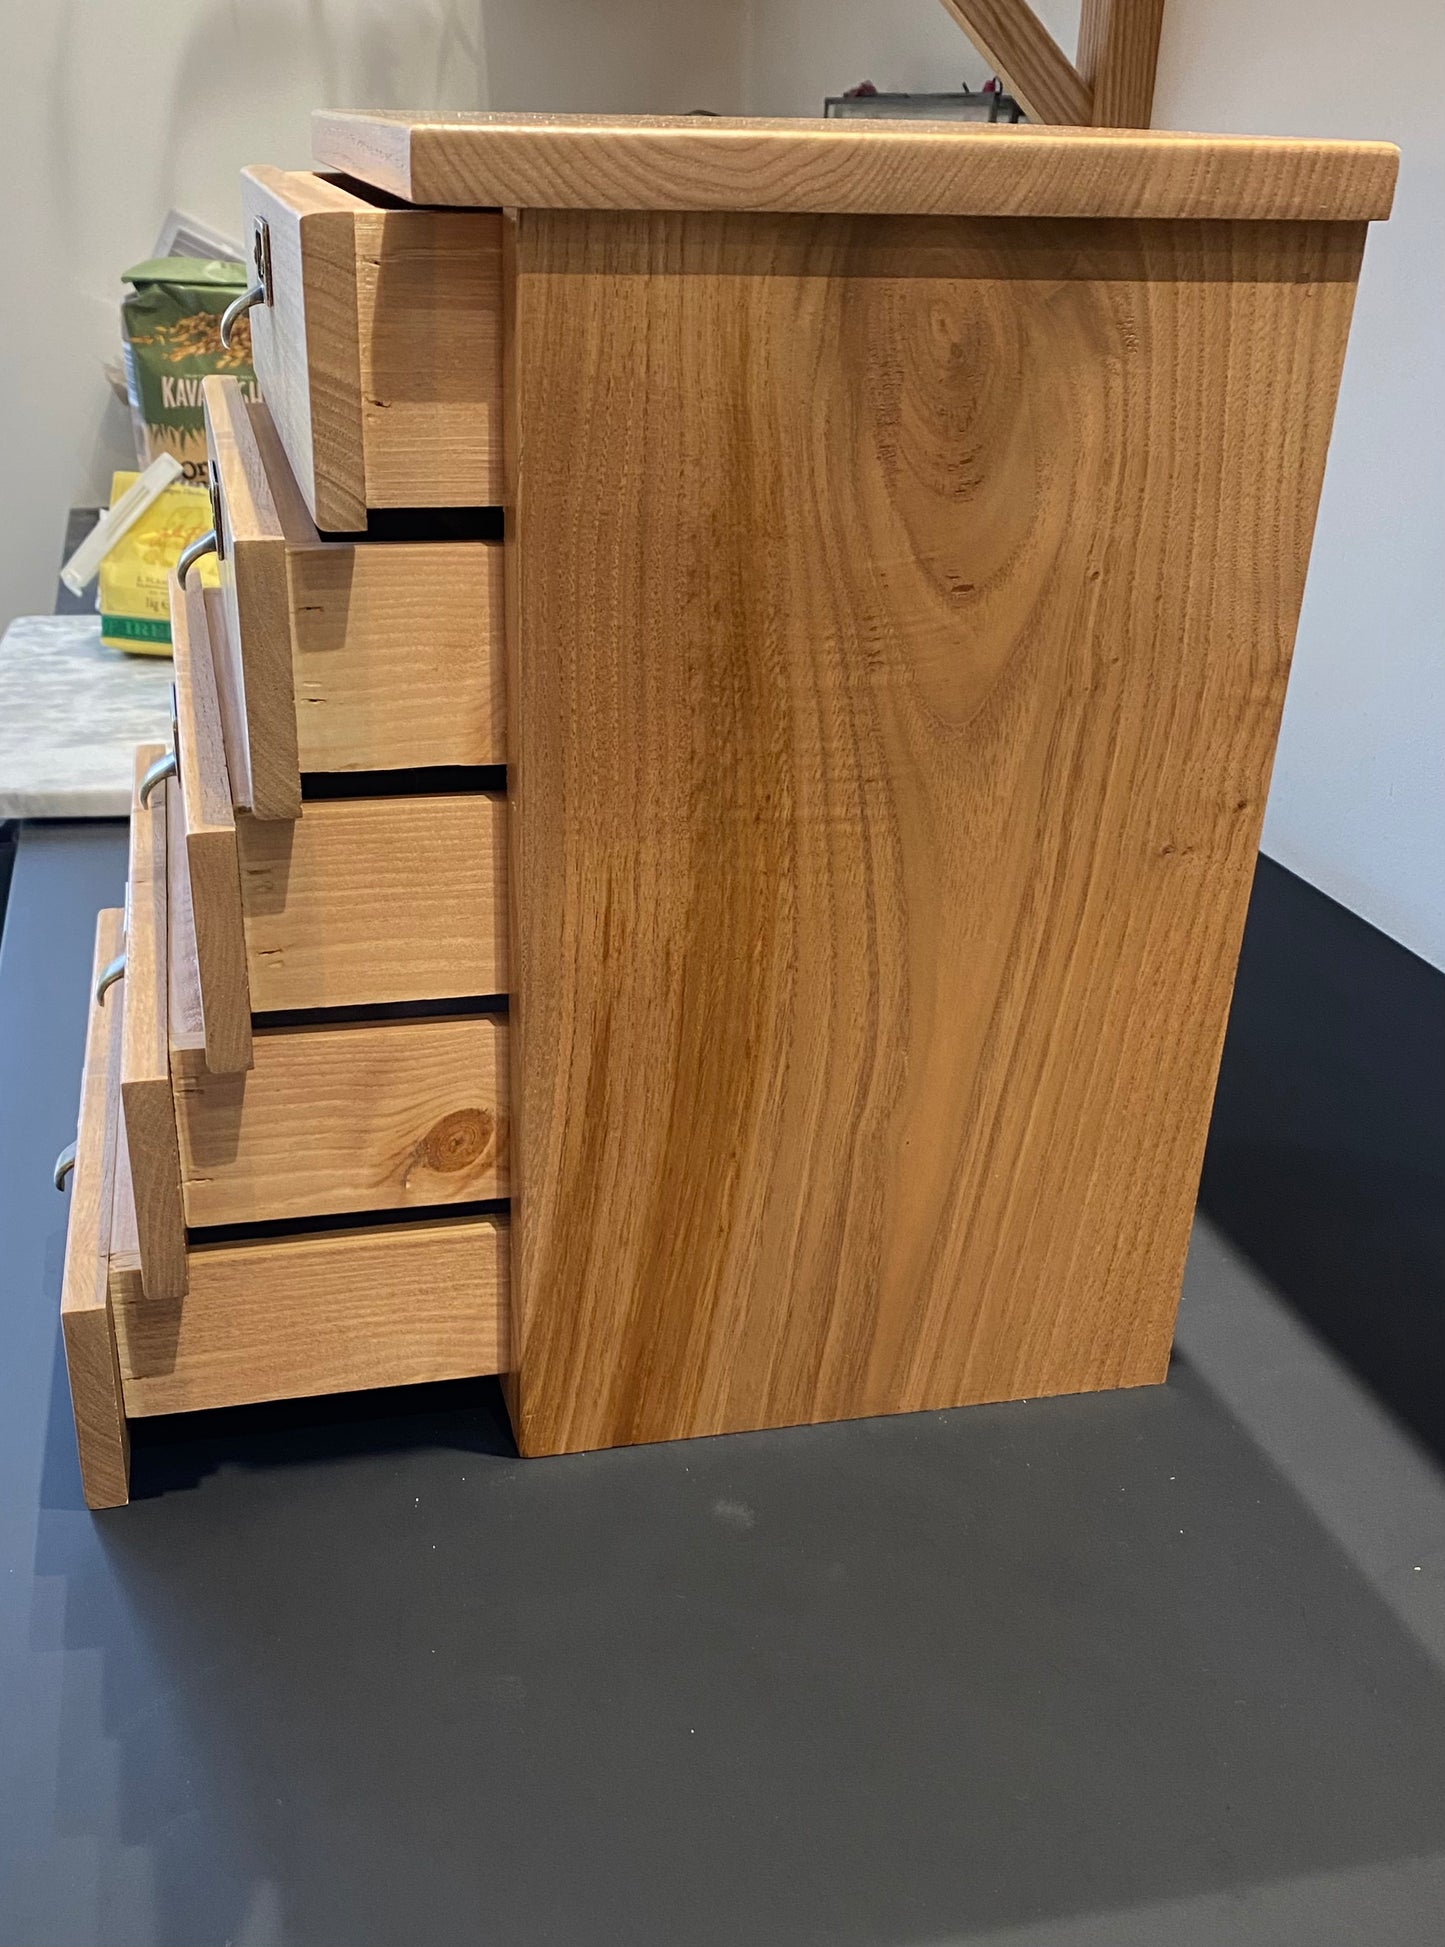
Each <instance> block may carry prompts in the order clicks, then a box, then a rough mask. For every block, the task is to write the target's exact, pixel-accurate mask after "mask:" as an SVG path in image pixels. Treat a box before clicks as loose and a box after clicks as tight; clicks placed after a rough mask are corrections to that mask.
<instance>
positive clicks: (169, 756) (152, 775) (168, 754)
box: [136, 750, 176, 810]
mask: <svg viewBox="0 0 1445 1947" xmlns="http://www.w3.org/2000/svg"><path fill="white" fill-rule="evenodd" d="M175 774H176V754H175V752H174V751H173V750H163V751H162V752H161V754H160V756H159V757H158V758H157V759H156V760H155V762H154V763H153V764H152V765H150V766H149V767H148V769H147V770H146V773H145V775H144V777H142V779H141V781H140V789H139V790H138V791H137V792H136V796H137V797H138V798H139V799H140V802H141V808H142V810H144V808H145V807H146V805H148V804H149V803H150V801H151V792H152V791H154V790H155V788H156V786H157V785H158V784H164V783H165V781H166V779H167V778H168V777H174V776H175Z"/></svg>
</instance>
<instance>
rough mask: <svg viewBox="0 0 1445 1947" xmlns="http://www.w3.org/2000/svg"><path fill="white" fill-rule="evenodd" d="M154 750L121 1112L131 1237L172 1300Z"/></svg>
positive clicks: (135, 883) (181, 1234)
mask: <svg viewBox="0 0 1445 1947" xmlns="http://www.w3.org/2000/svg"><path fill="white" fill-rule="evenodd" d="M160 751H161V746H160V745H159V744H141V745H140V746H139V747H138V748H137V750H136V754H135V781H136V786H137V793H136V795H135V796H134V797H133V798H132V800H131V812H130V888H129V894H128V905H127V909H126V921H127V924H126V945H125V979H124V981H122V982H121V983H120V985H119V986H117V987H114V988H112V989H111V993H112V995H113V996H114V997H115V999H116V1000H117V1001H119V1000H121V999H122V998H123V1001H124V1021H123V1025H122V1030H121V1060H120V1103H121V1115H122V1119H123V1122H124V1126H125V1140H126V1145H127V1147H128V1149H129V1151H130V1173H131V1181H132V1184H133V1185H134V1188H135V1214H136V1229H137V1233H138V1236H139V1239H140V1260H141V1275H142V1277H143V1279H144V1281H145V1288H146V1295H147V1296H148V1297H151V1298H178V1297H179V1296H180V1295H181V1293H182V1292H183V1291H184V1290H185V1288H186V1232H185V1219H184V1218H183V1216H182V1214H181V1173H180V1156H179V1152H178V1149H177V1144H176V1117H175V1109H174V1107H173V1105H172V1101H171V1074H170V1031H169V1025H168V1019H169V983H170V972H169V949H168V939H167V928H166V878H167V857H166V825H167V818H166V808H167V802H168V796H167V793H168V790H169V787H167V790H166V791H157V792H154V793H152V796H151V800H150V804H149V805H148V806H147V807H146V808H145V809H144V810H142V808H141V804H140V797H139V785H140V780H141V778H142V777H143V776H144V774H145V771H146V768H147V767H148V765H149V764H150V763H151V762H152V761H153V760H154V759H155V758H156V757H158V756H159V755H160Z"/></svg>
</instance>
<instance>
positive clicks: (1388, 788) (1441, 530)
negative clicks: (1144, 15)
mask: <svg viewBox="0 0 1445 1947" xmlns="http://www.w3.org/2000/svg"><path fill="white" fill-rule="evenodd" d="M1036 10H1037V11H1038V12H1039V13H1041V14H1042V15H1043V16H1044V17H1045V18H1046V19H1047V21H1048V23H1049V25H1050V27H1051V28H1052V29H1053V30H1054V32H1055V34H1056V35H1057V37H1058V39H1059V41H1060V43H1061V45H1062V46H1063V47H1064V48H1065V49H1066V50H1068V51H1070V52H1072V50H1073V47H1074V42H1075V38H1076V34H1077V20H1078V8H1077V0H1074V3H1073V4H1072V5H1071V4H1070V0H1051V3H1050V4H1040V5H1038V6H1037V8H1036ZM749 21H750V25H749V41H748V51H747V75H748V90H749V92H748V106H749V108H750V109H751V110H752V111H753V112H755V113H761V112H768V113H775V114H794V115H798V114H809V113H816V112H817V104H818V103H819V102H820V101H821V99H822V97H823V96H824V95H825V94H831V93H836V92H837V91H838V90H839V88H841V87H848V86H851V85H852V83H854V82H856V81H859V80H861V79H862V78H863V77H864V76H865V75H867V76H868V77H869V78H871V79H872V80H874V81H876V82H877V83H878V85H879V86H880V87H883V86H895V87H907V88H915V89H923V88H928V87H950V86H956V85H957V77H958V75H959V72H960V69H961V68H962V66H963V63H961V62H960V60H959V58H958V56H957V54H956V52H955V50H954V45H953V42H952V40H951V39H950V36H951V35H953V34H955V33H956V32H957V30H956V29H955V28H954V26H953V24H952V21H951V20H950V19H949V17H948V16H947V14H946V13H945V12H944V9H943V7H942V6H941V5H940V4H939V3H938V0H751V10H750V16H749ZM1362 28H1363V32H1362ZM960 38H962V37H961V36H960ZM970 72H971V73H977V72H978V69H977V67H975V68H974V69H972V70H970ZM1442 104H1445V12H1442V8H1441V6H1440V0H1375V4H1373V5H1371V6H1370V7H1369V8H1368V9H1367V10H1366V12H1364V13H1362V12H1361V10H1360V8H1359V6H1358V4H1357V0H1269V4H1268V5H1261V4H1259V0H1166V6H1165V15H1164V36H1163V43H1162V46H1161V49H1160V58H1159V78H1158V90H1157V93H1156V96H1155V110H1154V122H1155V126H1156V127H1159V128H1184V129H1208V130H1214V131H1226V132H1231V131H1238V132H1241V133H1248V134H1256V135H1274V134H1278V135H1336V136H1374V137H1383V138H1384V139H1386V140H1388V141H1393V142H1397V143H1399V145H1400V148H1401V150H1402V156H1403V159H1402V165H1401V172H1400V189H1399V195H1398V199H1397V202H1396V206H1395V214H1394V215H1393V217H1392V218H1391V220H1390V222H1389V223H1387V224H1384V225H1379V226H1377V227H1376V228H1375V229H1374V230H1373V231H1372V232H1371V236H1370V243H1369V247H1368V249H1367V251H1366V254H1365V272H1364V278H1363V281H1362V284H1361V287H1360V296H1359V301H1358V305H1357V308H1356V313H1355V324H1354V330H1353V334H1352V337H1351V341H1350V351H1349V357H1348V361H1347V364H1346V368H1345V377H1344V384H1343V387H1342V390H1341V394H1340V403H1339V412H1338V417H1337V420H1336V425H1335V435H1334V442H1333V445H1332V447H1331V451H1330V462H1329V469H1328V473H1327V476H1326V481H1325V492H1324V500H1323V503H1322V505H1321V508H1320V517H1319V526H1318V529H1317V532H1316V537H1315V549H1314V557H1313V561H1312V565H1311V569H1310V580H1309V588H1308V593H1307V595H1306V598H1305V607H1304V613H1303V616H1302V618H1301V622H1300V632H1299V642H1298V647H1297V650H1296V656H1295V666H1294V674H1293V676H1292V678H1291V682H1290V692H1289V703H1288V707H1287V709H1286V712H1285V722H1284V730H1283V734H1282V736H1281V740H1280V748H1279V757H1278V762H1277V764H1276V767H1275V775H1274V785H1273V789H1272V791H1271V793H1270V799H1269V810H1268V816H1267V819H1266V823H1265V833H1264V848H1265V850H1266V851H1267V852H1268V853H1269V855H1270V856H1271V857H1272V858H1275V859H1278V860H1279V861H1280V863H1281V864H1283V865H1287V866H1289V867H1290V869H1291V870H1292V871H1295V872H1298V873H1299V874H1300V875H1301V876H1302V877H1303V878H1305V879H1308V880H1309V881H1310V882H1311V883H1312V884H1314V885H1317V886H1319V887H1321V888H1322V889H1323V890H1324V891H1325V892H1327V893H1329V894H1331V895H1332V897H1334V898H1336V899H1338V900H1341V901H1342V902H1343V903H1344V904H1345V905H1347V906H1349V907H1351V908H1352V909H1353V910H1354V911H1355V912H1358V913H1362V914H1363V915H1364V916H1365V918H1367V919H1369V920H1372V921H1373V922H1374V923H1375V925H1377V926H1379V927H1381V928H1383V929H1384V931H1385V932H1387V933H1390V934H1392V935H1393V936H1394V937H1395V938H1396V939H1398V940H1402V941H1403V942H1404V943H1405V944H1406V945H1407V946H1409V947H1412V948H1413V949H1414V950H1415V951H1416V952H1417V953H1421V954H1423V955H1425V956H1426V958H1428V959H1430V960H1432V961H1433V962H1434V963H1435V964H1436V965H1437V966H1445V563H1442V553H1445V549H1442V541H1445V106H1442Z"/></svg>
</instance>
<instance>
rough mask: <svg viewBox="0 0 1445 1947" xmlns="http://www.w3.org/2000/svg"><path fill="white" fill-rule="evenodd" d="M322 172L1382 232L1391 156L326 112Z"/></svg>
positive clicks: (1002, 136)
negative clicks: (1375, 224) (1376, 224)
mask: <svg viewBox="0 0 1445 1947" xmlns="http://www.w3.org/2000/svg"><path fill="white" fill-rule="evenodd" d="M312 129H313V152H314V155H315V158H316V160H317V162H319V163H321V164H323V165H326V166H330V167H333V168H337V169H340V170H342V171H344V172H345V173H346V174H347V175H349V176H351V177H353V178H356V179H359V180H361V181H363V182H367V183H370V184H371V185H372V186H373V187H375V188H378V189H381V190H384V191H387V192H389V193H391V194H393V195H397V196H401V197H404V198H406V199H407V200H408V201H411V202H416V203H429V204H443V205H445V204H470V205H475V206H482V207H495V206H503V207H514V208H522V209H526V208H533V209H644V210H645V209H652V210H688V209H698V210H724V209H731V210H759V211H761V210H774V211H811V212H820V213H821V212H829V211H832V212H837V213H839V214H849V213H858V214H875V215H900V216H902V215H918V216H930V215H932V216H1057V217H1066V216H1076V217H1159V218H1185V217H1210V218H1229V219H1236V220H1261V221H1275V222H1279V221H1289V220H1307V221H1319V220H1326V221H1341V222H1361V221H1375V220H1378V219H1381V218H1383V217H1386V216H1388V215H1389V213H1390V205H1391V201H1392V199H1393V195H1394V188H1395V176H1396V172H1397V169H1398V166H1399V151H1398V150H1397V149H1396V148H1395V147H1394V146H1393V145H1392V144H1390V143H1387V142H1328V141H1311V140H1303V139H1294V138H1290V137H1255V136H1236V135H1195V134H1176V133H1165V132H1164V131H1161V130H1132V129H1098V128H1054V127H1040V126H1037V125H1030V124H1022V125H1019V126H1017V127H1008V126H1003V125H993V126H990V125H988V124H959V123H940V122H907V123H904V122H896V123H894V122H888V123H881V122H880V123H874V124H871V125H868V126H863V125H860V124H859V123H857V122H853V121H804V120H798V121H791V120H761V119H759V120H748V119H740V118H738V119H730V118H723V117H715V118H714V117H709V118H706V119H703V118H693V117H687V116H651V117H648V116H605V115H601V116H598V115H573V116H566V115H536V116H527V115H516V114H512V115H484V114H476V115H451V116H440V115H427V114H402V113H392V112H381V111H360V110H339V109H321V110H318V111H317V113H316V114H315V115H314V117H313V120H312Z"/></svg>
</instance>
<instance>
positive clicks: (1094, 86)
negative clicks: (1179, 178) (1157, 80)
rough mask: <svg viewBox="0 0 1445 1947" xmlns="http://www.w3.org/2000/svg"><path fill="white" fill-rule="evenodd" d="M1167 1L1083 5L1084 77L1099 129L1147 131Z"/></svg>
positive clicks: (1104, 0) (1097, 0)
mask: <svg viewBox="0 0 1445 1947" xmlns="http://www.w3.org/2000/svg"><path fill="white" fill-rule="evenodd" d="M1163 19H1164V0H1083V4H1082V7H1081V9H1080V13H1079V62H1078V66H1079V74H1080V76H1081V78H1082V80H1083V82H1084V84H1085V86H1086V87H1088V88H1089V89H1091V90H1092V93H1093V101H1094V111H1093V120H1094V124H1095V126H1096V127H1098V128H1148V126H1149V118H1150V116H1151V115H1152V113H1153V111H1154V71H1155V68H1156V67H1157V65H1158V61H1159V29H1160V25H1161V23H1162V22H1163Z"/></svg>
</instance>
